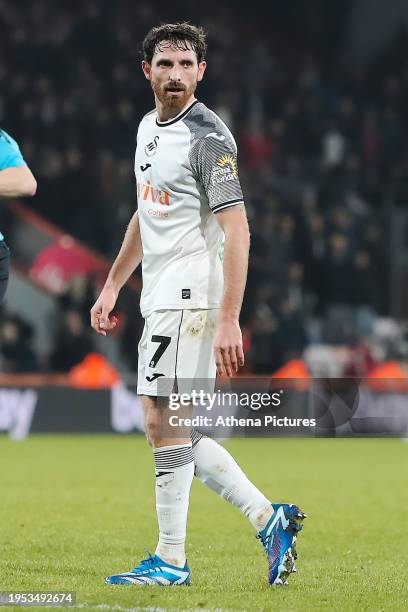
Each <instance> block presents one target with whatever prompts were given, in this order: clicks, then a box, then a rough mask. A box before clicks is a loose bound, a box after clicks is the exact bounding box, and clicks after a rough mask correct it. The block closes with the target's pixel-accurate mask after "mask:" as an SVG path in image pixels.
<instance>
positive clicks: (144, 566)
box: [105, 554, 191, 586]
mask: <svg viewBox="0 0 408 612" xmlns="http://www.w3.org/2000/svg"><path fill="white" fill-rule="evenodd" d="M105 582H107V583H108V584H128V585H129V584H135V585H138V586H139V585H141V586H145V585H158V586H173V585H179V584H182V585H189V584H191V571H190V568H189V567H188V565H187V561H186V564H185V566H184V567H176V566H175V565H170V564H169V563H166V562H165V561H163V560H162V559H160V557H158V556H157V555H150V554H149V557H148V558H147V559H143V561H141V562H140V564H139V565H138V566H137V567H135V568H134V569H132V570H130V572H125V573H124V574H117V575H116V576H108V577H107V578H105Z"/></svg>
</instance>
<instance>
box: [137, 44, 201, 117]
mask: <svg viewBox="0 0 408 612" xmlns="http://www.w3.org/2000/svg"><path fill="white" fill-rule="evenodd" d="M205 66H206V64H205V62H200V64H198V62H197V55H196V53H195V52H194V51H193V50H192V49H191V48H190V47H189V46H188V45H187V43H186V44H184V45H174V44H173V43H171V42H169V41H163V42H161V43H160V44H159V45H158V46H157V47H156V50H155V53H154V56H153V59H152V63H151V64H148V63H147V62H144V63H143V70H144V73H145V76H146V78H148V79H149V80H150V82H151V86H152V89H153V91H154V95H155V97H156V100H157V101H158V102H159V103H160V104H161V106H162V108H163V110H166V109H170V110H171V109H173V110H177V111H181V110H182V109H183V108H184V107H185V106H186V105H187V104H188V103H189V101H190V100H192V99H193V98H194V92H195V90H196V88H197V84H198V82H199V81H201V79H202V78H203V74H204V70H205ZM176 114H177V113H176Z"/></svg>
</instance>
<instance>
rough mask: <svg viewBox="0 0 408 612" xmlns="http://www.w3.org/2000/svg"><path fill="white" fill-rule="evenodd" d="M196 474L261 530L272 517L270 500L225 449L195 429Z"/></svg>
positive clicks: (192, 434) (193, 438)
mask: <svg viewBox="0 0 408 612" xmlns="http://www.w3.org/2000/svg"><path fill="white" fill-rule="evenodd" d="M191 440H192V443H193V455H194V463H195V475H196V476H197V478H198V479H199V480H201V482H202V483H204V484H205V485H207V487H209V488H210V489H212V490H213V491H215V492H216V493H218V495H220V496H221V497H223V498H224V499H225V500H226V501H228V502H230V503H231V504H233V505H234V506H236V507H237V508H239V509H240V510H241V512H243V514H244V515H245V516H246V517H247V519H248V520H249V521H250V523H251V525H253V527H254V528H255V529H256V531H260V530H261V529H263V528H264V527H265V525H266V524H267V522H268V521H269V519H270V518H271V516H272V514H273V507H272V504H271V502H270V500H269V499H268V498H266V497H265V495H264V494H263V493H261V491H259V489H257V488H256V486H255V485H254V484H253V483H252V482H251V481H250V480H249V479H248V477H247V476H246V475H245V474H244V472H243V471H242V469H241V468H240V467H239V465H238V464H237V462H236V461H235V459H234V458H233V457H232V455H231V454H230V453H229V452H228V451H227V449H226V448H224V447H223V446H221V445H220V444H218V442H216V441H215V440H213V439H212V438H209V437H208V436H203V435H202V434H201V433H200V432H198V431H197V430H196V429H193V430H192V432H191Z"/></svg>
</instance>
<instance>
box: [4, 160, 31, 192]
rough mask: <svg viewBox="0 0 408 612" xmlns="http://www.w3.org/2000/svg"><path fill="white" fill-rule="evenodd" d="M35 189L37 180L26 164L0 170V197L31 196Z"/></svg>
mask: <svg viewBox="0 0 408 612" xmlns="http://www.w3.org/2000/svg"><path fill="white" fill-rule="evenodd" d="M36 191H37V181H36V180H35V178H34V176H33V174H32V172H31V170H30V168H29V167H28V166H18V167H10V168H5V169H4V170H0V197H3V198H17V197H22V196H33V195H35V192H36Z"/></svg>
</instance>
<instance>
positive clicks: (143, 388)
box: [137, 308, 220, 397]
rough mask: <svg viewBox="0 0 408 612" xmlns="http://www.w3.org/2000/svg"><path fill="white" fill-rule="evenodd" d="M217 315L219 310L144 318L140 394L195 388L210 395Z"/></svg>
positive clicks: (166, 393)
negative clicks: (203, 390)
mask: <svg viewBox="0 0 408 612" xmlns="http://www.w3.org/2000/svg"><path fill="white" fill-rule="evenodd" d="M219 313H220V310H219V309H218V308H214V309H209V310H156V311H154V312H152V313H151V314H150V315H148V316H147V317H146V319H145V325H144V329H143V334H142V337H141V339H140V342H139V363H138V378H137V392H138V394H139V395H151V396H154V397H158V396H162V397H168V396H169V395H170V394H171V393H173V392H178V393H190V392H191V390H192V389H195V388H197V389H205V390H206V391H208V392H213V390H214V383H215V377H216V366H215V357H214V335H215V329H216V326H217V323H218V317H219ZM176 384H177V385H176Z"/></svg>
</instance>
